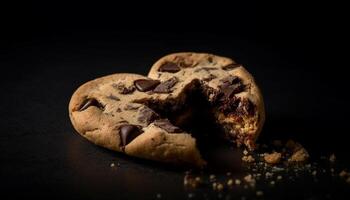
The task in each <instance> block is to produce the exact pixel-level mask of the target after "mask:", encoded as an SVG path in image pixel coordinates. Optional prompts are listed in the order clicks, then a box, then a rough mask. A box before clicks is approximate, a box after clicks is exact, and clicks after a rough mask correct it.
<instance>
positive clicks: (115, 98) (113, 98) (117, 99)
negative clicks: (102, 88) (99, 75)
mask: <svg viewBox="0 0 350 200" xmlns="http://www.w3.org/2000/svg"><path fill="white" fill-rule="evenodd" d="M107 98H109V99H112V100H114V101H120V99H119V98H118V97H116V96H114V95H113V94H110V95H109V96H107Z"/></svg>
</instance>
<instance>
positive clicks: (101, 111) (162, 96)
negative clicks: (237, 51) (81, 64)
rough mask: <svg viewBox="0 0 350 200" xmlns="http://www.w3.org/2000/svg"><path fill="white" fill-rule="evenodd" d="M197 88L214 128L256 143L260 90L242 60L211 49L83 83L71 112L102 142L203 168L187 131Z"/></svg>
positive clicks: (81, 126) (238, 140)
mask: <svg viewBox="0 0 350 200" xmlns="http://www.w3.org/2000/svg"><path fill="white" fill-rule="evenodd" d="M195 92H197V93H198V92H199V93H200V94H201V97H202V98H203V99H202V100H204V101H206V102H208V106H207V107H206V108H203V109H207V110H208V111H209V113H211V114H212V115H213V117H214V119H215V121H216V123H217V124H218V125H219V126H220V127H221V128H222V129H223V131H218V133H210V134H220V135H221V136H224V137H225V138H226V139H227V140H230V141H233V142H235V143H236V144H237V145H238V146H240V145H242V144H243V145H245V146H247V147H248V148H250V149H253V148H254V145H255V140H256V139H257V137H258V135H259V133H260V131H261V129H262V126H263V123H264V119H265V113H264V104H263V99H262V96H261V93H260V91H259V88H258V87H257V85H256V84H255V81H254V79H253V77H252V76H251V75H250V74H249V73H248V72H247V71H246V70H245V69H244V68H243V66H242V65H240V64H237V63H235V62H234V61H233V60H231V59H229V58H224V57H219V56H215V55H211V54H201V53H176V54H171V55H168V56H165V57H163V58H161V59H160V60H158V61H157V62H156V63H155V64H154V65H153V66H152V68H151V70H150V72H149V74H148V77H145V76H142V75H137V74H114V75H109V76H105V77H102V78H98V79H95V80H93V81H90V82H88V83H85V84H84V85H82V86H81V87H79V88H78V89H77V91H76V92H75V93H74V94H73V96H72V98H71V101H70V104H69V114H70V118H71V121H72V123H73V126H74V128H75V129H76V130H77V131H78V133H79V134H81V135H82V136H84V137H85V138H87V139H88V140H90V141H91V142H93V143H95V144H97V145H100V146H103V147H106V148H108V149H111V150H115V151H120V152H124V153H126V154H128V155H131V156H135V157H140V158H146V159H151V160H157V161H161V162H168V163H175V164H189V165H195V166H203V165H205V163H206V162H205V161H204V160H203V159H202V157H201V154H200V152H199V150H198V148H197V144H196V139H195V138H194V137H193V135H192V134H191V133H188V132H186V131H183V130H181V124H182V122H183V121H185V120H186V119H187V118H188V116H190V115H191V105H189V104H188V102H189V98H191V94H193V93H195ZM168 118H169V119H171V121H169V120H168ZM179 126H180V127H179ZM219 132H220V133H219Z"/></svg>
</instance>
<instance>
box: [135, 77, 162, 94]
mask: <svg viewBox="0 0 350 200" xmlns="http://www.w3.org/2000/svg"><path fill="white" fill-rule="evenodd" d="M159 84H160V81H158V80H151V79H138V80H135V81H134V85H135V87H136V89H137V90H138V91H140V92H147V91H150V90H153V89H154V88H155V87H157V85H159Z"/></svg>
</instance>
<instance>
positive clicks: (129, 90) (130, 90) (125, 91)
mask: <svg viewBox="0 0 350 200" xmlns="http://www.w3.org/2000/svg"><path fill="white" fill-rule="evenodd" d="M112 87H114V88H115V89H117V90H118V92H119V94H131V93H133V92H134V91H135V87H134V86H133V85H131V86H129V87H126V86H125V85H124V84H120V83H119V84H115V83H114V84H113V85H112Z"/></svg>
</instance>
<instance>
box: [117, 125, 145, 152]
mask: <svg viewBox="0 0 350 200" xmlns="http://www.w3.org/2000/svg"><path fill="white" fill-rule="evenodd" d="M142 133H143V131H142V129H141V127H140V126H137V125H133V124H125V125H122V126H120V131H119V134H120V139H121V146H122V147H125V146H126V145H128V144H129V143H130V142H131V141H132V140H134V139H135V138H136V137H137V136H139V135H141V134H142Z"/></svg>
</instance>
